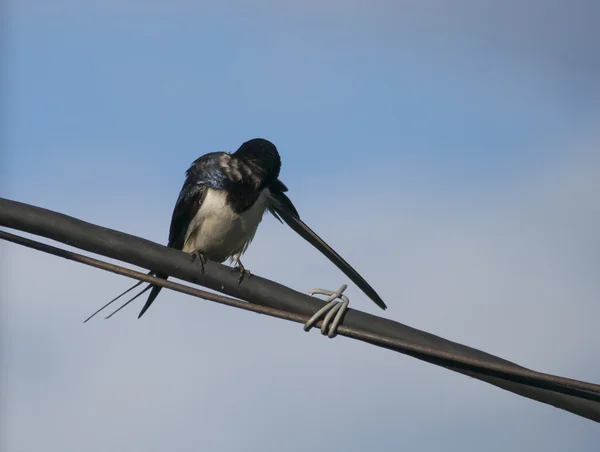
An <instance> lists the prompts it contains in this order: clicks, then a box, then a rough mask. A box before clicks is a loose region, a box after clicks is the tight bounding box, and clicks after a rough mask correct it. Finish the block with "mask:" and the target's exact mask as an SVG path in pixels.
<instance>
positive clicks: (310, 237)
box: [267, 179, 387, 309]
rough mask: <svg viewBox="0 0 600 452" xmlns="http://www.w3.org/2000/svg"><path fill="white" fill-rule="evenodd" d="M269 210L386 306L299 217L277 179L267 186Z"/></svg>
mask: <svg viewBox="0 0 600 452" xmlns="http://www.w3.org/2000/svg"><path fill="white" fill-rule="evenodd" d="M269 191H270V196H269V205H268V207H267V208H268V209H269V212H271V213H272V214H273V216H275V218H277V219H278V220H279V221H281V220H283V221H285V222H286V223H287V225H288V226H289V227H290V228H292V229H293V230H294V231H296V232H297V233H298V235H300V237H302V238H303V239H304V240H306V241H307V242H309V243H310V244H311V245H312V246H314V247H315V248H316V249H318V250H319V251H320V252H321V253H323V254H324V255H325V257H327V259H329V260H330V261H331V262H332V263H333V264H335V266H336V267H337V268H339V269H340V270H341V271H342V272H344V274H345V275H346V276H347V277H348V278H350V280H351V281H352V282H353V283H354V284H356V285H357V286H358V287H359V288H360V290H362V291H363V292H364V293H365V294H366V295H367V296H368V297H369V298H370V299H371V300H373V302H374V303H375V304H376V305H377V306H379V307H380V308H381V309H386V308H387V306H386V305H385V303H384V302H383V300H382V299H381V297H380V296H379V295H378V294H377V292H375V289H373V288H372V287H371V286H370V285H369V283H368V282H367V281H365V279H364V278H363V277H362V276H360V274H359V273H358V272H357V271H356V270H354V268H352V267H351V266H350V264H349V263H348V262H346V261H345V260H344V259H343V258H342V256H340V255H339V254H338V253H336V252H335V250H334V249H333V248H331V247H330V246H329V245H328V244H327V243H325V241H323V239H321V237H319V236H318V235H317V234H316V233H315V232H314V231H313V230H312V229H311V228H309V227H308V226H307V225H306V224H305V223H304V222H303V221H302V220H301V219H300V215H299V214H298V211H297V210H296V208H295V207H294V205H293V204H292V201H291V200H290V198H288V197H287V196H286V195H285V193H284V192H286V191H287V187H286V186H285V185H284V184H283V182H281V181H280V180H279V179H278V180H276V181H275V182H274V183H273V184H271V186H270V187H269Z"/></svg>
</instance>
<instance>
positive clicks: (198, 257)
mask: <svg viewBox="0 0 600 452" xmlns="http://www.w3.org/2000/svg"><path fill="white" fill-rule="evenodd" d="M190 261H191V262H197V263H198V265H199V266H200V273H202V274H204V264H206V261H207V259H206V256H204V254H202V253H201V252H200V251H192V252H191V253H190Z"/></svg>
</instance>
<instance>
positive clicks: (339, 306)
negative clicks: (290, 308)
mask: <svg viewBox="0 0 600 452" xmlns="http://www.w3.org/2000/svg"><path fill="white" fill-rule="evenodd" d="M347 287H348V286H347V285H346V284H344V285H343V286H342V287H340V288H339V289H338V290H336V291H335V292H332V291H330V290H325V289H313V290H311V291H310V292H308V294H309V295H310V296H313V295H315V294H320V295H327V296H328V297H329V298H327V300H326V302H327V304H326V305H325V306H323V307H322V308H321V309H319V310H318V311H317V312H316V313H315V315H313V316H312V317H311V318H310V319H309V320H308V322H306V323H305V324H304V331H309V330H310V329H311V328H312V327H313V326H315V324H316V323H317V322H318V321H319V320H320V319H321V318H322V317H323V316H325V318H324V319H323V324H322V325H321V334H323V335H325V334H326V335H327V336H329V337H335V336H336V335H337V328H338V326H339V324H340V322H341V321H342V317H343V316H344V314H345V313H346V310H347V309H348V304H349V303H350V300H348V297H347V296H346V295H342V292H344V290H346V288H347ZM338 298H339V299H340V300H342V301H336V299H338ZM334 315H335V318H334V319H333V322H331V318H332V317H333V316H334ZM329 322H331V324H330V323H329ZM328 330H329V331H328Z"/></svg>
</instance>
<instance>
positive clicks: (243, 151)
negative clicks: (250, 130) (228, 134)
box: [233, 138, 281, 186]
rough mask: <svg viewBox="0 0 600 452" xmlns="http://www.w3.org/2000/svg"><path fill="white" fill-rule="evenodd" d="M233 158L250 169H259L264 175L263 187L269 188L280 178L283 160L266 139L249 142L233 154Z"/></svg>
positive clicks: (254, 139)
mask: <svg viewBox="0 0 600 452" xmlns="http://www.w3.org/2000/svg"><path fill="white" fill-rule="evenodd" d="M233 156H234V157H235V158H237V159H240V160H242V161H243V162H244V163H246V164H248V165H249V166H250V167H254V168H255V169H259V170H260V171H261V172H262V173H263V174H262V177H261V179H262V180H263V184H261V185H263V186H268V185H269V184H271V183H272V182H273V181H275V179H277V178H278V177H279V170H280V169H281V159H280V158H279V152H277V148H276V147H275V145H274V144H273V143H271V142H270V141H269V140H265V139H264V138H253V139H252V140H248V141H246V142H245V143H242V145H241V146H240V147H239V149H238V150H237V151H235V152H234V153H233Z"/></svg>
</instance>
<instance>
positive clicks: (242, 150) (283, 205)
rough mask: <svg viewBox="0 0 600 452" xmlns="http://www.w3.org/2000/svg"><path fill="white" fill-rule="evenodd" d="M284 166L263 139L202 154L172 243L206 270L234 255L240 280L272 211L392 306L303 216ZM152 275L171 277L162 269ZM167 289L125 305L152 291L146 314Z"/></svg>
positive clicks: (184, 193) (190, 175)
mask: <svg viewBox="0 0 600 452" xmlns="http://www.w3.org/2000/svg"><path fill="white" fill-rule="evenodd" d="M280 168H281V160H280V157H279V153H278V152H277V148H276V147H275V145H274V144H273V143H271V142H270V141H268V140H265V139H262V138H254V139H252V140H249V141H246V142H245V143H243V144H242V145H241V146H240V147H239V149H238V150H237V151H235V152H233V153H227V152H212V153H209V154H206V155H203V156H202V157H200V158H198V159H197V160H196V161H194V162H193V163H192V165H191V166H190V168H189V169H188V170H187V172H186V178H185V182H184V183H183V187H182V188H181V192H180V193H179V198H178V199H177V203H176V204H175V208H174V210H173V216H172V218H171V227H170V231H169V242H168V246H169V247H171V248H175V249H178V250H181V251H184V252H186V253H189V254H190V259H191V260H192V261H195V262H197V263H198V265H199V267H200V270H201V271H202V272H204V264H205V263H206V260H207V259H209V260H211V261H215V262H224V261H225V260H227V259H228V258H229V259H231V261H232V262H235V264H236V266H235V267H234V268H233V270H235V271H239V272H240V277H239V278H238V284H239V283H241V282H242V280H243V279H244V277H245V276H246V275H248V276H250V272H249V271H248V270H246V269H245V268H244V266H243V265H242V262H241V261H240V257H241V256H242V254H243V253H244V252H245V251H246V250H247V249H248V246H249V245H250V242H251V241H252V239H253V238H254V235H255V233H256V230H257V228H258V225H259V223H260V222H261V220H262V218H263V214H264V213H265V211H267V210H268V211H269V212H271V214H273V216H275V218H277V219H278V220H279V221H280V222H281V221H282V220H283V221H285V222H286V223H287V224H288V225H289V226H290V227H291V228H292V229H293V230H294V231H296V232H297V233H298V234H299V235H300V236H302V237H303V238H304V239H305V240H307V241H308V242H309V243H311V244H312V245H313V246H314V247H315V248H317V249H318V250H319V251H321V253H323V254H324V255H325V256H326V257H327V258H328V259H329V260H330V261H331V262H333V263H334V264H335V265H336V266H337V267H338V268H339V269H340V270H342V272H344V273H345V274H346V276H348V277H349V278H350V279H351V280H352V281H353V282H354V283H355V284H356V285H357V286H358V287H359V288H360V289H361V290H362V291H363V292H364V293H365V294H366V295H367V296H369V298H371V300H373V301H374V302H375V303H376V304H377V305H378V306H379V307H381V308H382V309H386V305H385V303H384V302H383V300H382V299H381V298H380V297H379V295H377V293H376V292H375V290H374V289H373V288H372V287H371V286H370V285H369V284H368V283H367V282H366V281H365V280H364V278H362V276H360V275H359V274H358V272H357V271H356V270H354V269H353V268H352V267H351V266H350V264H348V263H347V262H346V261H345V260H344V259H343V258H342V257H341V256H340V255H339V254H338V253H336V252H335V251H334V250H333V249H332V248H331V247H330V246H329V245H327V243H325V242H324V241H323V240H322V239H321V238H320V237H319V236H318V235H317V234H315V233H314V232H313V231H312V230H311V229H310V228H309V227H308V226H307V225H306V224H305V223H304V222H303V221H302V220H300V215H299V214H298V211H297V210H296V208H295V207H294V205H293V204H292V202H291V201H290V199H289V198H288V197H287V196H286V195H285V192H287V191H288V189H287V187H286V186H285V185H284V184H283V182H281V181H280V180H279V179H278V177H279V170H280ZM150 274H154V275H156V276H157V277H159V278H165V279H166V278H167V277H168V275H165V274H161V273H157V272H150ZM140 284H142V282H141V281H140V282H139V283H138V284H136V285H134V286H133V287H131V288H129V289H128V290H126V291H125V292H123V293H122V294H120V295H119V296H118V297H116V298H114V299H113V300H111V301H110V302H109V303H107V304H106V305H105V306H103V307H102V308H100V309H99V310H98V311H96V312H95V313H94V314H92V315H91V316H90V317H89V318H88V319H86V322H87V321H88V320H89V319H90V318H92V317H93V316H94V315H95V314H96V313H98V312H100V311H101V310H102V309H104V308H105V307H106V306H108V305H109V304H111V303H112V302H114V301H115V300H117V299H118V298H120V297H122V296H123V295H125V294H126V293H128V292H129V291H131V290H133V289H135V288H136V287H138V286H139V285H140ZM161 289H162V288H161V287H160V286H154V285H151V284H150V285H148V287H146V288H145V289H144V290H143V291H141V292H140V293H139V294H137V295H136V296H135V297H133V298H132V299H131V300H129V301H128V302H127V303H125V305H127V304H129V303H130V302H131V301H133V300H134V299H135V298H137V297H139V296H140V295H142V294H143V293H144V292H146V291H147V290H151V292H150V295H149V296H148V300H147V301H146V304H145V305H144V307H143V308H142V310H141V311H140V314H139V315H138V318H140V317H141V316H142V315H144V313H145V312H146V311H147V310H148V308H149V307H150V305H152V303H153V301H154V300H155V299H156V297H157V296H158V294H159V292H160V291H161ZM125 305H123V306H121V308H122V307H124V306H125ZM121 308H119V309H118V310H120V309H121ZM118 310H117V311H118ZM117 311H115V312H117ZM113 314H114V313H113ZM111 315H112V314H111ZM109 317H110V316H109Z"/></svg>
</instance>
